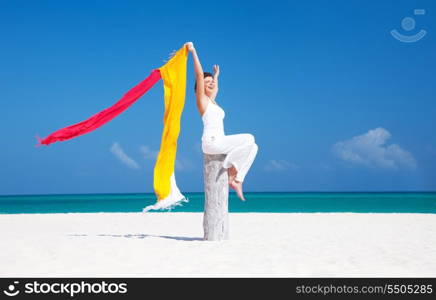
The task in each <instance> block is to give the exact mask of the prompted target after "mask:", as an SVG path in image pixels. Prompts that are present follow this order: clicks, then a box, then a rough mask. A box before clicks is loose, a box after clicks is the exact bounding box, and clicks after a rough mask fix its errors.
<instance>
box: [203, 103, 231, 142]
mask: <svg viewBox="0 0 436 300" xmlns="http://www.w3.org/2000/svg"><path fill="white" fill-rule="evenodd" d="M207 101H208V102H209V103H208V105H207V107H206V111H205V112H204V113H203V115H202V116H201V119H202V120H203V136H202V137H201V140H202V141H213V140H214V139H215V137H218V136H223V135H224V122H223V119H224V117H225V115H226V113H225V112H224V110H223V109H222V108H221V107H219V106H218V105H217V104H215V103H213V102H212V101H210V100H209V99H208V100H207Z"/></svg>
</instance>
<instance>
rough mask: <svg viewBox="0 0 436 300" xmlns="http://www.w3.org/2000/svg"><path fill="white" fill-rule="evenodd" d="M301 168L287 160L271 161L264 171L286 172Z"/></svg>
mask: <svg viewBox="0 0 436 300" xmlns="http://www.w3.org/2000/svg"><path fill="white" fill-rule="evenodd" d="M299 168H300V167H299V166H297V165H296V164H294V163H291V162H289V161H287V160H283V159H279V160H275V159H271V160H269V161H268V162H267V164H266V165H265V167H264V169H265V171H284V170H289V169H290V170H297V169H299Z"/></svg>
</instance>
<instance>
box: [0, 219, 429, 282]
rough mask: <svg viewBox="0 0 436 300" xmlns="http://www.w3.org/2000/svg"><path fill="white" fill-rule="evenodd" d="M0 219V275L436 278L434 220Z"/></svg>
mask: <svg viewBox="0 0 436 300" xmlns="http://www.w3.org/2000/svg"><path fill="white" fill-rule="evenodd" d="M229 220H230V239H229V240H226V241H220V242H210V241H203V223H202V222H203V214H202V213H185V212H178V213H169V212H168V213H145V214H143V213H58V214H1V215H0V228H2V230H1V233H2V251H1V252H0V265H1V268H0V276H1V277H436V214H412V213H402V214H399V213H230V216H229Z"/></svg>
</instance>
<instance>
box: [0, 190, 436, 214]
mask: <svg viewBox="0 0 436 300" xmlns="http://www.w3.org/2000/svg"><path fill="white" fill-rule="evenodd" d="M184 195H185V196H186V197H187V198H188V199H189V202H188V203H183V206H178V207H176V208H174V209H172V210H171V211H172V212H202V211H203V210H204V193H184ZM244 195H245V198H246V199H247V201H245V202H242V201H240V200H239V198H238V197H237V196H236V194H234V193H233V192H232V193H230V194H229V211H230V212H238V213H246V212H274V213H290V212H305V213H309V212H359V213H433V214H434V213H436V192H365V193H356V192H340V193H333V192H255V193H254V192H253V193H250V192H246V193H244ZM155 201H156V198H155V195H154V194H151V193H150V194H85V195H80V194H77V195H76V194H74V195H65V194H64V195H14V196H0V214H19V213H78V212H82V213H83V212H141V211H142V208H143V207H145V206H147V205H150V204H153V203H155Z"/></svg>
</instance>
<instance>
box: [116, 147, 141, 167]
mask: <svg viewBox="0 0 436 300" xmlns="http://www.w3.org/2000/svg"><path fill="white" fill-rule="evenodd" d="M110 151H111V152H112V153H113V154H114V155H115V156H116V157H118V159H119V160H120V161H121V162H122V163H123V164H125V165H126V166H128V167H129V168H132V169H139V168H140V167H139V165H138V163H137V162H136V161H134V160H133V159H132V158H130V157H129V156H128V155H127V154H126V153H124V151H123V149H122V148H121V146H120V145H119V144H118V143H117V142H115V143H113V145H112V146H111V148H110Z"/></svg>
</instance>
